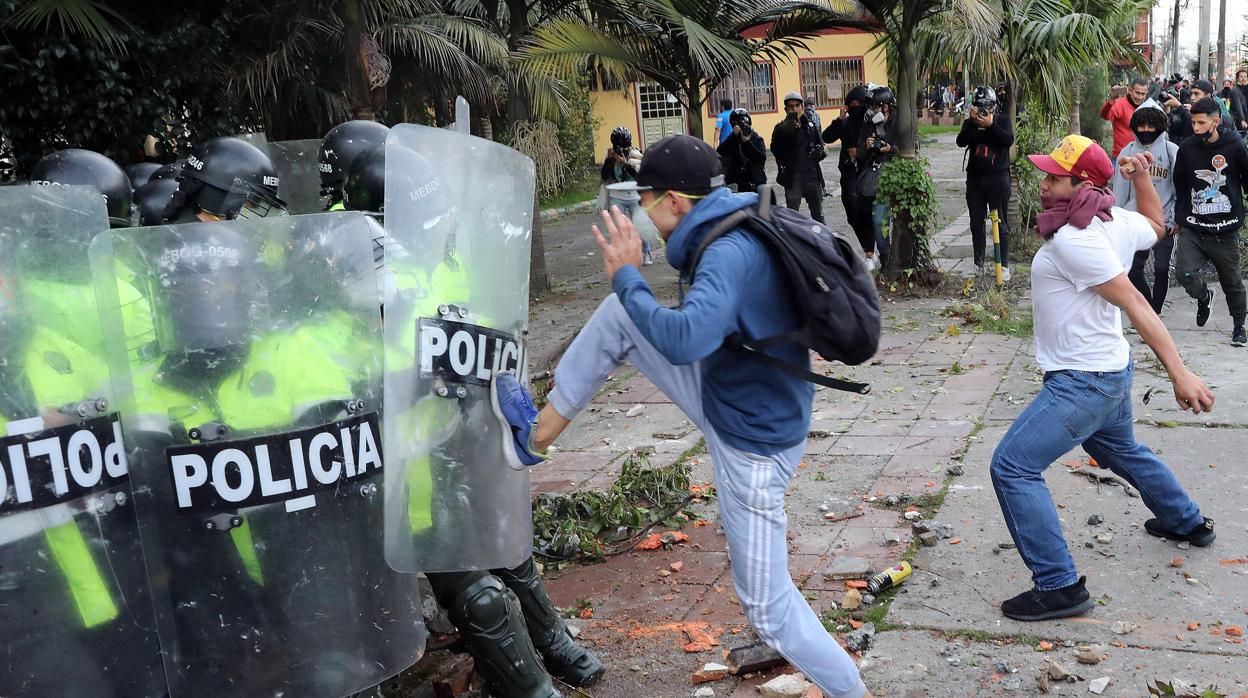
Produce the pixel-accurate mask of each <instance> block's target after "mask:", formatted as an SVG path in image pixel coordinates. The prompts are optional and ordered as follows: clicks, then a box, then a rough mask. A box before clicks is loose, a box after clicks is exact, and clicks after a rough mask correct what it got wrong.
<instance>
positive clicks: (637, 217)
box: [631, 206, 663, 248]
mask: <svg viewBox="0 0 1248 698" xmlns="http://www.w3.org/2000/svg"><path fill="white" fill-rule="evenodd" d="M631 218H632V219H633V227H634V228H636V229H637V234H638V235H640V236H641V239H642V240H645V241H646V242H648V243H650V246H651V247H655V248H658V247H662V246H663V236H662V235H659V229H658V228H657V227H655V225H654V221H652V220H650V214H648V213H646V212H645V211H643V210H641V207H640V206H638V207H637V208H635V209H633V215H632V216H631Z"/></svg>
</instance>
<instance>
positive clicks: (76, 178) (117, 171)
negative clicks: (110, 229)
mask: <svg viewBox="0 0 1248 698" xmlns="http://www.w3.org/2000/svg"><path fill="white" fill-rule="evenodd" d="M30 181H31V183H32V184H80V185H86V186H91V187H95V189H96V190H97V191H99V192H100V193H101V194H103V195H104V200H105V202H106V204H107V207H108V223H109V225H111V226H114V227H121V228H125V227H129V226H130V197H131V194H132V193H133V190H132V189H131V188H130V178H129V177H127V176H126V172H125V170H123V169H121V166H120V165H118V164H117V163H115V162H113V161H112V160H110V159H109V158H107V157H105V156H103V155H100V154H99V153H97V152H95V151H93V150H82V149H79V148H70V149H69V150H58V151H56V152H55V153H52V154H50V155H45V156H44V158H43V159H42V160H40V161H39V162H38V164H36V165H35V169H34V170H31V173H30Z"/></svg>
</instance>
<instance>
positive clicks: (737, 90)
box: [706, 63, 776, 115]
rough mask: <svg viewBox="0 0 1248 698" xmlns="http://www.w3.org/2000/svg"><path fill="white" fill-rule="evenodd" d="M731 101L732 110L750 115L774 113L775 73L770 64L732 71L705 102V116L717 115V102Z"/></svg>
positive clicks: (759, 64) (760, 64)
mask: <svg viewBox="0 0 1248 698" xmlns="http://www.w3.org/2000/svg"><path fill="white" fill-rule="evenodd" d="M721 99H731V100H732V108H733V109H738V108H744V109H747V110H749V111H750V112H751V113H759V112H775V111H776V71H775V68H774V67H773V66H772V65H771V64H770V63H758V64H756V65H755V66H754V67H753V68H741V69H740V70H736V71H734V72H733V73H732V74H731V75H729V76H728V77H727V78H724V81H723V82H721V83H720V84H719V88H718V89H716V90H715V91H714V92H712V93H711V96H710V98H709V99H707V100H706V112H707V114H711V115H714V114H717V113H719V100H721Z"/></svg>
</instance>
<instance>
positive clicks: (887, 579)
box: [867, 560, 914, 594]
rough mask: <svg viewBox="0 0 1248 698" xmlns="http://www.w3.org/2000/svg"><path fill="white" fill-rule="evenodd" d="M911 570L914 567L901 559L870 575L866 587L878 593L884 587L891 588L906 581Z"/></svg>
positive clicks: (884, 588)
mask: <svg viewBox="0 0 1248 698" xmlns="http://www.w3.org/2000/svg"><path fill="white" fill-rule="evenodd" d="M913 572H914V569H913V568H912V567H910V563H909V562H906V561H905V560H902V561H901V562H899V563H897V564H895V565H893V566H892V567H889V568H888V569H886V570H884V571H882V572H880V573H879V574H877V575H875V576H874V577H872V578H871V579H870V580H869V581H868V582H867V589H870V590H871V593H872V594H878V593H880V592H881V591H884V590H886V589H892V588H893V587H895V586H899V585H900V584H901V583H902V582H904V581H906V580H907V579H908V578H909V577H910V575H911V574H912V573H913Z"/></svg>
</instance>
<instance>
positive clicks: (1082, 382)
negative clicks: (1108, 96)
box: [991, 136, 1214, 621]
mask: <svg viewBox="0 0 1248 698" xmlns="http://www.w3.org/2000/svg"><path fill="white" fill-rule="evenodd" d="M1028 157H1029V159H1030V160H1031V162H1032V163H1033V164H1034V165H1036V166H1037V167H1038V168H1040V169H1041V170H1042V171H1044V172H1045V174H1046V176H1045V178H1044V181H1043V183H1042V184H1041V187H1040V192H1041V201H1042V203H1043V206H1044V212H1043V213H1042V214H1041V215H1040V218H1039V220H1038V223H1039V226H1038V227H1039V232H1040V233H1041V235H1043V236H1044V237H1045V238H1046V241H1045V243H1044V245H1043V246H1042V247H1041V248H1040V251H1039V252H1037V253H1036V256H1035V259H1034V260H1033V261H1032V267H1031V284H1032V308H1033V312H1034V317H1035V335H1036V362H1037V363H1038V364H1039V365H1040V368H1042V369H1043V370H1044V372H1045V373H1044V387H1043V388H1042V389H1041V391H1040V394H1039V395H1038V396H1037V397H1036V399H1035V400H1034V401H1032V403H1031V404H1030V405H1029V406H1028V407H1027V409H1026V410H1024V411H1023V413H1022V414H1021V415H1019V417H1018V419H1016V420H1015V421H1014V424H1013V425H1012V426H1011V427H1010V430H1009V431H1008V432H1007V433H1006V435H1005V437H1004V438H1003V439H1002V440H1001V443H1000V444H999V445H998V446H997V450H996V452H995V453H994V454H993V457H992V467H991V474H992V484H993V487H994V489H995V490H996V493H997V500H998V501H999V502H1000V504H1001V512H1002V514H1004V516H1005V521H1006V524H1007V525H1008V526H1009V529H1010V534H1011V535H1012V536H1013V538H1014V543H1015V545H1016V546H1017V548H1018V553H1019V555H1020V556H1021V557H1022V558H1023V562H1025V563H1026V564H1027V567H1028V568H1029V569H1031V572H1032V582H1033V585H1034V588H1033V589H1030V590H1028V591H1026V592H1024V593H1022V594H1019V595H1018V596H1015V597H1014V598H1012V599H1009V600H1007V601H1005V602H1003V603H1002V604H1001V612H1002V613H1003V614H1005V615H1006V616H1008V617H1010V618H1014V619H1017V620H1024V621H1034V620H1047V619H1052V618H1062V617H1066V616H1076V615H1081V614H1084V613H1087V612H1088V611H1089V610H1091V608H1092V606H1093V602H1092V599H1091V597H1090V596H1089V594H1088V591H1087V589H1086V588H1085V586H1084V582H1085V578H1084V577H1080V576H1078V575H1077V573H1076V571H1075V563H1074V560H1073V559H1072V558H1071V556H1070V551H1069V550H1068V549H1067V546H1066V539H1065V537H1064V536H1063V534H1062V527H1061V523H1060V522H1059V520H1058V516H1057V509H1056V508H1055V507H1054V505H1053V498H1052V496H1051V495H1050V494H1049V490H1048V488H1047V487H1046V486H1045V482H1044V477H1043V473H1044V471H1045V469H1047V468H1048V467H1049V465H1050V464H1051V463H1053V461H1054V460H1056V459H1057V458H1060V457H1061V456H1062V454H1064V453H1066V452H1067V451H1069V450H1071V449H1072V448H1075V447H1076V446H1082V447H1083V449H1084V451H1086V452H1087V453H1088V454H1089V455H1091V456H1092V457H1093V458H1095V459H1096V461H1097V463H1098V464H1099V465H1100V466H1101V467H1104V468H1109V469H1110V470H1111V471H1112V472H1113V473H1114V474H1115V475H1117V476H1119V477H1121V478H1122V479H1124V480H1126V481H1127V482H1129V483H1130V484H1131V485H1132V486H1133V487H1135V488H1136V489H1137V490H1139V492H1140V497H1141V499H1142V500H1143V501H1144V504H1145V505H1146V506H1147V507H1148V508H1149V510H1150V511H1152V513H1153V516H1154V517H1155V518H1152V519H1149V520H1148V521H1146V522H1145V524H1144V526H1145V529H1146V530H1147V531H1148V533H1150V534H1152V535H1155V536H1161V537H1165V538H1169V539H1171V540H1180V541H1188V542H1190V543H1191V544H1192V545H1196V546H1205V545H1209V544H1210V543H1212V542H1213V539H1214V532H1213V521H1211V520H1210V519H1208V518H1205V517H1204V516H1202V515H1201V513H1200V508H1199V507H1198V506H1197V505H1196V503H1195V502H1193V501H1192V500H1191V498H1189V497H1188V495H1187V493H1186V492H1184V490H1183V488H1182V486H1180V485H1179V482H1178V480H1177V479H1175V477H1174V474H1173V473H1172V472H1171V471H1170V469H1169V468H1168V467H1167V466H1166V464H1165V463H1163V462H1162V461H1161V460H1160V459H1159V458H1158V457H1157V456H1156V455H1155V454H1154V453H1153V452H1152V451H1151V450H1150V449H1149V448H1148V447H1147V446H1144V445H1142V444H1139V443H1137V442H1136V440H1135V434H1134V431H1133V429H1132V417H1131V377H1132V365H1131V348H1130V345H1128V344H1127V341H1126V339H1124V338H1123V335H1122V313H1123V311H1125V312H1126V314H1127V317H1128V318H1129V319H1130V320H1131V323H1132V324H1133V325H1134V326H1135V328H1136V329H1137V330H1139V333H1140V337H1142V338H1143V339H1144V341H1146V342H1147V343H1148V346H1149V347H1151V348H1152V350H1153V352H1154V353H1156V355H1157V358H1158V359H1160V360H1161V363H1162V365H1164V366H1165V368H1166V371H1167V372H1168V373H1169V375H1170V381H1171V383H1172V384H1173V386H1174V395H1175V399H1176V400H1177V401H1178V403H1179V406H1180V407H1181V408H1183V409H1184V410H1188V409H1190V410H1192V411H1193V412H1194V413H1197V414H1199V413H1201V412H1208V411H1209V410H1211V409H1212V408H1213V400H1214V397H1213V393H1212V392H1211V391H1210V390H1209V388H1208V387H1206V386H1205V383H1204V381H1202V380H1201V379H1200V378H1199V377H1197V376H1196V375H1194V374H1192V373H1191V372H1190V371H1188V370H1187V368H1186V367H1185V366H1184V365H1183V360H1182V359H1181V358H1180V357H1179V351H1178V349H1177V348H1176V347H1175V345H1174V340H1173V339H1172V338H1171V337H1170V333H1169V332H1168V331H1167V330H1166V327H1165V325H1163V324H1162V323H1161V319H1160V318H1158V317H1157V313H1155V312H1154V311H1153V309H1152V307H1151V306H1150V305H1149V304H1148V301H1147V300H1145V299H1144V296H1142V295H1140V292H1139V291H1137V290H1136V288H1135V286H1133V285H1132V284H1131V282H1130V281H1129V280H1128V279H1127V269H1128V268H1130V266H1131V260H1132V257H1133V256H1134V255H1135V253H1136V252H1137V251H1140V250H1146V249H1148V248H1150V247H1152V246H1153V244H1155V243H1156V242H1157V241H1158V240H1159V239H1160V238H1162V237H1164V236H1165V235H1166V229H1165V226H1164V223H1165V212H1164V209H1163V208H1162V204H1161V199H1160V198H1159V197H1158V195H1157V190H1156V189H1154V188H1153V183H1152V179H1151V178H1150V175H1149V165H1151V164H1152V162H1151V155H1150V154H1148V153H1141V154H1139V155H1136V156H1135V157H1134V158H1132V159H1131V160H1129V161H1127V162H1126V163H1124V164H1123V165H1122V167H1121V168H1120V172H1121V174H1122V175H1123V176H1124V177H1129V178H1130V179H1131V181H1132V183H1133V185H1134V187H1135V193H1136V197H1137V211H1138V213H1137V212H1134V211H1127V210H1125V209H1122V208H1118V207H1116V206H1114V205H1113V203H1114V200H1113V194H1112V193H1110V192H1109V191H1108V190H1106V189H1104V187H1105V184H1106V182H1107V181H1108V180H1109V177H1110V175H1112V174H1113V165H1111V164H1110V160H1109V156H1108V155H1107V154H1106V153H1105V151H1104V150H1103V149H1102V148H1101V146H1099V145H1097V144H1096V143H1095V142H1093V141H1091V140H1090V139H1087V138H1084V137H1082V136H1067V137H1066V138H1065V139H1063V140H1062V143H1061V144H1060V145H1059V146H1058V147H1057V149H1056V150H1054V151H1053V152H1052V153H1051V154H1049V155H1030V156H1028Z"/></svg>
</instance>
